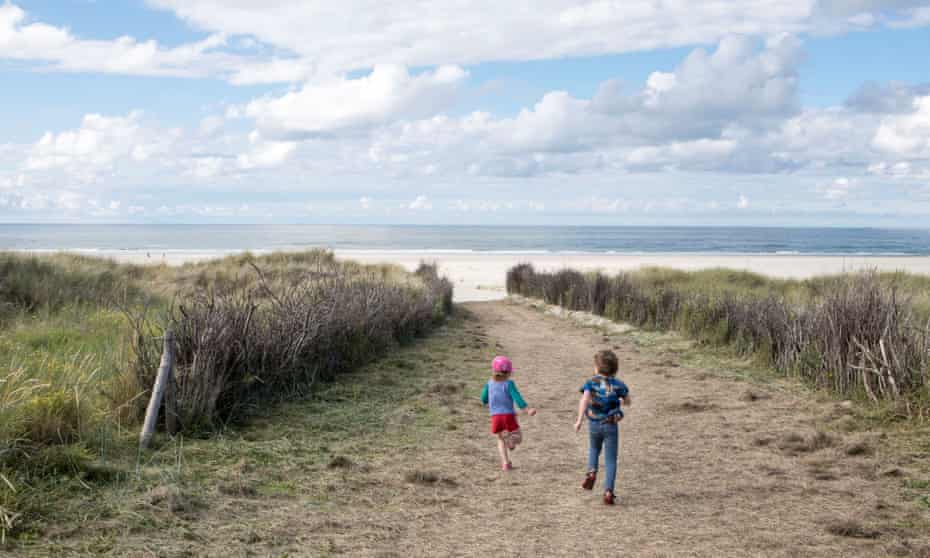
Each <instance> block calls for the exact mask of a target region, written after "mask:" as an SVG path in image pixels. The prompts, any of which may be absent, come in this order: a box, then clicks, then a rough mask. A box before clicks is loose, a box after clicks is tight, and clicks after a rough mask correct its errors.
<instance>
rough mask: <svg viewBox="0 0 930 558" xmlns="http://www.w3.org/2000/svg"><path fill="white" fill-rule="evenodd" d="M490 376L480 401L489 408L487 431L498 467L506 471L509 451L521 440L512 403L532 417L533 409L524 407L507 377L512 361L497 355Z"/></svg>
mask: <svg viewBox="0 0 930 558" xmlns="http://www.w3.org/2000/svg"><path fill="white" fill-rule="evenodd" d="M491 368H492V369H493V371H494V375H493V376H492V377H491V379H490V380H488V383H486V384H485V385H484V389H483V390H482V391H481V402H482V403H484V404H485V405H487V406H488V408H489V409H490V411H491V434H493V435H494V436H496V437H497V451H498V453H500V457H501V469H502V470H504V471H510V470H511V469H513V463H512V462H511V461H510V452H511V451H513V450H514V449H516V447H517V445H518V444H519V443H520V442H522V441H523V434H522V433H521V432H520V425H519V424H518V423H517V416H516V411H514V408H513V406H514V404H516V405H517V407H519V408H520V409H524V410H526V414H528V415H529V416H533V415H535V414H536V409H534V408H532V407H528V406H527V404H526V401H524V400H523V397H522V396H521V395H520V392H519V391H518V390H517V384H515V383H514V382H513V380H511V379H510V375H511V374H512V373H513V363H512V362H510V359H509V358H507V357H505V356H499V357H496V358H495V359H494V362H492V363H491Z"/></svg>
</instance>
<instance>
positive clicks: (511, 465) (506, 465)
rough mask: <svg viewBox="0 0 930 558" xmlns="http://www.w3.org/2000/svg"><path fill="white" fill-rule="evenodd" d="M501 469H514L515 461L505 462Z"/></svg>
mask: <svg viewBox="0 0 930 558" xmlns="http://www.w3.org/2000/svg"><path fill="white" fill-rule="evenodd" d="M501 470H502V471H513V463H511V462H509V461H508V462H507V463H504V464H503V465H501Z"/></svg>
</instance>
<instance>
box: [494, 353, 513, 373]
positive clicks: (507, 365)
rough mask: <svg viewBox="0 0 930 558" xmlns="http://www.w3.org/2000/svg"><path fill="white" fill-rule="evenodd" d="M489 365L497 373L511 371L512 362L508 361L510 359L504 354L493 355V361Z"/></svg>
mask: <svg viewBox="0 0 930 558" xmlns="http://www.w3.org/2000/svg"><path fill="white" fill-rule="evenodd" d="M491 366H492V367H493V368H494V371H495V372H497V373H500V372H513V363H512V362H510V359H509V358H507V357H505V356H499V357H494V362H493V363H492V364H491Z"/></svg>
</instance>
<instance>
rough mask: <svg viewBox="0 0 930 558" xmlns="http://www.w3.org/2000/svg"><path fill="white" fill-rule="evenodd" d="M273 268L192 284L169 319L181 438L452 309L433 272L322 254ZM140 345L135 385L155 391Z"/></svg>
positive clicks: (293, 389)
mask: <svg viewBox="0 0 930 558" xmlns="http://www.w3.org/2000/svg"><path fill="white" fill-rule="evenodd" d="M323 254H324V255H325V253H323ZM291 257H293V256H291ZM285 261H286V262H290V260H285ZM270 264H274V261H269V260H268V259H267V258H263V259H261V260H253V259H247V258H244V259H243V260H242V267H241V268H240V273H241V275H242V276H244V277H232V276H229V277H227V278H226V279H224V280H223V281H219V282H212V283H211V282H208V283H205V284H203V285H200V284H196V283H195V284H194V285H193V286H192V287H190V288H189V289H188V290H187V291H186V292H185V294H184V295H183V296H181V297H179V299H178V300H177V301H176V303H175V304H174V305H173V306H172V307H171V308H170V310H169V311H168V314H167V318H166V321H167V327H168V328H171V329H172V330H173V331H174V334H175V339H176V343H177V351H176V364H175V374H176V377H177V393H178V407H179V409H178V410H179V415H180V418H181V423H182V424H183V425H184V426H185V428H187V429H188V430H195V431H196V430H209V429H211V428H213V427H215V426H216V425H217V424H223V423H226V422H228V421H231V420H238V419H241V418H243V417H244V416H245V415H246V414H247V412H248V410H249V408H250V407H252V406H255V405H259V404H261V402H262V401H265V400H268V399H281V398H287V397H291V396H297V395H301V394H303V393H305V391H306V390H307V389H308V388H309V387H310V386H312V385H313V384H314V383H315V382H317V381H320V380H329V379H332V378H334V377H336V376H337V375H338V374H340V373H342V372H345V371H347V370H350V369H352V368H354V367H357V366H359V365H361V364H364V363H367V362H369V361H371V360H372V359H374V358H376V357H378V356H379V355H381V354H383V353H384V352H385V351H386V350H387V349H389V348H391V347H392V346H395V345H397V344H398V343H402V342H405V341H408V340H410V339H412V338H414V337H415V336H417V335H420V334H422V333H424V332H426V331H427V330H429V329H430V328H432V327H433V326H434V325H435V324H437V323H438V322H439V320H441V319H443V318H444V317H445V316H446V315H447V314H448V313H449V312H450V311H451V310H452V285H451V283H450V282H449V281H448V280H446V279H444V278H441V277H439V276H438V274H437V271H436V267H435V266H430V265H422V266H420V268H419V269H418V270H417V272H416V273H415V274H413V275H409V274H405V273H403V272H399V271H397V270H396V269H394V268H381V267H374V268H372V267H364V266H359V265H357V264H352V263H342V262H337V261H335V260H334V259H332V258H331V257H329V258H326V257H322V256H320V257H318V258H317V259H315V260H314V261H312V262H311V264H310V265H303V266H296V267H295V266H291V267H286V266H282V265H281V264H275V265H274V266H272V265H270ZM145 327H146V326H144V325H140V324H137V328H140V329H142V328H145ZM138 339H139V341H137V345H139V346H137V348H136V350H135V355H136V360H137V366H136V368H137V370H138V372H139V374H140V375H142V376H143V377H142V378H141V379H140V383H141V384H142V385H152V382H153V377H152V376H153V375H154V372H155V371H156V370H157V367H158V356H159V354H158V351H157V350H152V349H151V343H150V342H147V341H145V339H146V337H145V336H144V335H139V336H138ZM146 347H149V348H146Z"/></svg>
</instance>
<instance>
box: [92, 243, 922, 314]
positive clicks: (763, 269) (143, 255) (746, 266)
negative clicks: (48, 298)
mask: <svg viewBox="0 0 930 558" xmlns="http://www.w3.org/2000/svg"><path fill="white" fill-rule="evenodd" d="M232 253H235V252H233V251H229V252H197V251H170V252H146V251H119V250H112V251H95V252H93V255H95V256H101V257H107V258H113V259H115V260H118V261H122V262H131V263H138V264H160V263H165V264H168V265H180V264H183V263H185V262H192V261H200V260H204V259H210V258H216V257H221V256H226V255H229V254H232ZM257 253H261V252H257ZM336 256H337V257H339V258H345V259H352V260H356V261H360V262H364V263H395V264H399V265H402V266H404V267H405V268H407V269H415V268H416V267H417V265H419V263H420V262H421V261H430V262H436V263H437V264H439V267H440V268H441V270H442V273H443V274H445V275H446V276H448V277H449V278H450V279H452V280H453V281H454V282H455V298H456V300H457V301H460V302H464V301H472V300H495V299H500V298H503V297H505V296H506V292H505V290H504V281H505V276H506V273H507V270H508V269H509V268H510V267H512V266H513V265H515V264H517V263H522V262H527V263H531V264H533V265H534V266H536V268H537V269H540V270H555V269H561V268H572V269H578V270H582V271H588V270H602V271H605V272H608V273H614V272H617V271H620V270H634V269H638V268H640V267H643V266H662V267H670V268H675V269H683V270H696V269H706V268H714V267H725V268H731V269H737V270H746V271H753V272H756V273H763V274H766V275H769V276H773V277H781V278H795V279H803V278H807V277H812V276H815V275H825V274H831V273H841V272H844V271H857V270H863V269H878V270H881V271H909V272H912V273H921V274H928V275H930V257H926V256H821V255H812V256H801V255H768V254H766V255H753V254H749V255H739V254H683V253H678V254H673V253H663V254H592V253H584V254H571V253H565V254H546V253H539V254H535V253H534V254H526V253H486V252H416V251H382V250H371V251H369V250H346V251H339V250H337V251H336Z"/></svg>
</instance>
